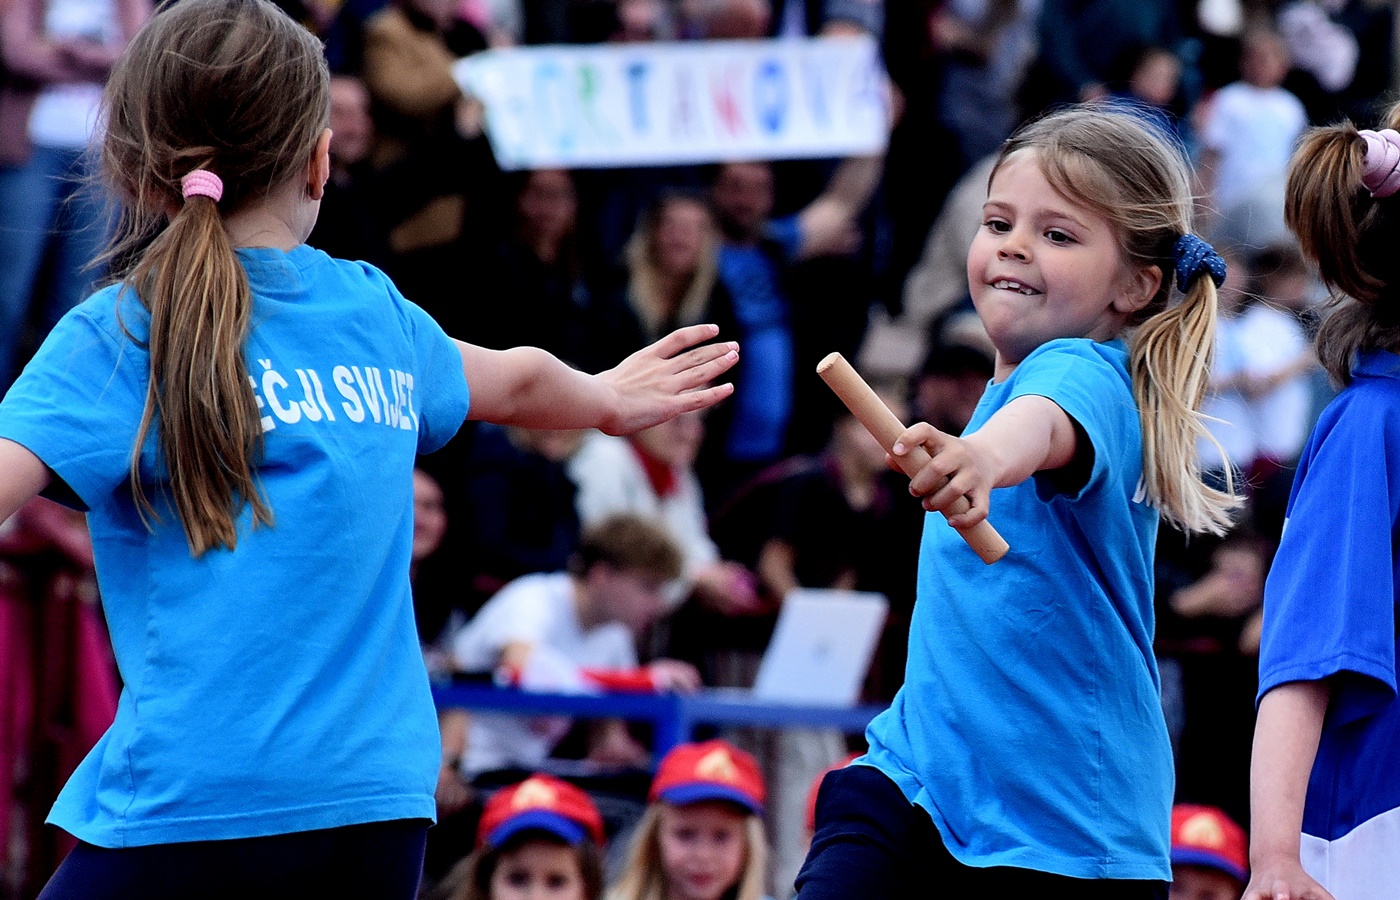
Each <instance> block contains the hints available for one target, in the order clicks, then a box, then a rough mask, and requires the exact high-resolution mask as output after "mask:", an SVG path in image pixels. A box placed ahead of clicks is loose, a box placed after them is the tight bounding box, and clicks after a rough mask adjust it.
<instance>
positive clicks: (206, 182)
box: [180, 151, 1400, 203]
mask: <svg viewBox="0 0 1400 900" xmlns="http://www.w3.org/2000/svg"><path fill="white" fill-rule="evenodd" d="M1397 152H1400V151H1397ZM180 192H181V193H183V194H184V195H185V199H186V200H188V199H190V198H191V197H208V198H209V199H210V200H213V201H214V202H215V203H218V202H219V198H220V197H222V196H223V195H224V182H223V179H221V178H219V176H217V175H215V174H214V173H213V172H210V171H209V170H208V169H195V170H194V171H193V172H191V173H190V174H188V175H186V176H185V177H184V178H181V179H180Z"/></svg>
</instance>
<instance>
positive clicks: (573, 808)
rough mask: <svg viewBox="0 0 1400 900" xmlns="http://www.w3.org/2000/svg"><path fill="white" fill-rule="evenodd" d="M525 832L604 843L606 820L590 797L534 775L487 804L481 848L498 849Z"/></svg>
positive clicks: (547, 777)
mask: <svg viewBox="0 0 1400 900" xmlns="http://www.w3.org/2000/svg"><path fill="white" fill-rule="evenodd" d="M522 831H544V832H548V833H549V834H552V835H554V836H555V837H558V838H559V839H560V840H563V841H564V842H565V843H569V844H581V843H583V841H584V839H585V838H591V839H592V840H593V842H594V843H596V844H599V845H601V844H602V843H603V817H602V816H601V815H599V813H598V807H596V806H594V805H593V801H592V800H591V799H590V798H589V796H588V795H587V794H586V793H584V792H583V791H582V790H580V789H579V788H576V787H574V786H573V785H572V784H569V783H568V782H567V781H560V780H559V779H558V778H555V777H554V776H552V775H531V776H530V777H529V778H527V779H525V780H524V781H522V782H520V783H519V784H514V785H511V786H510V787H508V788H502V789H501V790H499V791H497V792H496V793H494V794H492V795H491V799H490V800H487V801H486V808H485V809H484V810H482V812H481V824H480V825H479V826H478V827H477V837H476V843H477V846H478V847H482V846H487V847H499V846H501V845H502V844H504V843H505V842H506V841H508V840H510V838H512V837H514V836H515V835H517V834H519V833H520V832H522Z"/></svg>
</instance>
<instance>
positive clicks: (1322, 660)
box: [1259, 351, 1400, 898]
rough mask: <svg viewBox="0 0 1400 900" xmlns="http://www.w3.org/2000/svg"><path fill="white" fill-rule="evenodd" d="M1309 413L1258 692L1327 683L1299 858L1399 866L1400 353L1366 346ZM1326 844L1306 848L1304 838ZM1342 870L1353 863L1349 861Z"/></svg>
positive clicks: (1268, 592)
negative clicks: (1332, 395)
mask: <svg viewBox="0 0 1400 900" xmlns="http://www.w3.org/2000/svg"><path fill="white" fill-rule="evenodd" d="M1352 379H1353V380H1352V382H1351V384H1350V385H1348V386H1347V388H1346V389H1345V390H1343V391H1342V392H1341V393H1340V394H1338V395H1337V397H1336V399H1334V400H1333V401H1332V403H1331V404H1329V405H1328V407H1327V409H1326V410H1325V411H1324V412H1323V413H1322V416H1321V417H1320V418H1319V420H1318V423H1317V426H1316V428H1315V429H1314V431H1313V433H1312V436H1311V437H1310V438H1309V440H1308V443H1307V446H1306V447H1305V448H1304V449H1303V456H1302V458H1301V459H1300V460H1299V462H1298V473H1297V475H1296V476H1295V478H1294V482H1293V492H1292V495H1291V496H1290V498H1289V501H1288V519H1287V524H1286V525H1285V527H1284V531H1283V537H1282V539H1281V540H1280V543H1279V550H1278V554H1277V555H1276V556H1275V557H1274V563H1273V567H1272V568H1271V569H1270V571H1269V578H1268V581H1267V582H1266V585H1265V588H1264V632H1263V638H1262V643H1261V645H1260V652H1259V697H1260V698H1262V697H1263V696H1264V695H1265V694H1266V693H1268V692H1269V691H1271V690H1273V689H1274V688H1275V687H1278V686H1279V685H1281V684H1285V683H1287V682H1291V681H1318V680H1321V679H1331V681H1332V695H1331V699H1330V701H1329V703H1328V708H1327V716H1326V718H1325V720H1324V722H1323V728H1322V738H1321V742H1320V745H1319V747H1318V751H1317V758H1316V760H1315V762H1314V763H1313V770H1312V777H1311V780H1310V781H1309V783H1308V795H1307V803H1306V806H1305V808H1304V811H1303V833H1304V844H1305V846H1304V855H1305V858H1306V857H1307V855H1308V854H1309V853H1310V852H1317V853H1323V854H1325V856H1327V857H1330V860H1329V867H1331V868H1333V870H1334V871H1333V873H1332V874H1333V877H1332V878H1327V876H1326V875H1325V874H1324V875H1320V876H1318V877H1323V878H1327V883H1328V887H1329V889H1331V890H1332V892H1333V893H1334V894H1336V896H1337V897H1338V898H1341V897H1343V895H1344V893H1345V891H1342V892H1339V890H1338V886H1337V885H1338V882H1337V881H1336V880H1335V879H1336V878H1342V877H1347V878H1352V879H1356V878H1358V877H1363V876H1364V872H1365V871H1366V870H1369V871H1370V872H1371V873H1372V874H1373V875H1374V876H1375V877H1376V878H1380V877H1381V876H1380V875H1379V873H1381V872H1382V871H1383V870H1384V871H1386V872H1388V875H1387V876H1386V877H1388V878H1389V881H1387V882H1385V883H1382V882H1381V881H1379V880H1376V881H1373V882H1372V883H1371V884H1370V888H1371V890H1370V891H1369V892H1368V891H1367V890H1365V889H1364V888H1363V889H1362V890H1361V892H1360V893H1358V894H1356V896H1381V895H1383V894H1385V893H1386V892H1389V891H1393V889H1394V888H1395V884H1396V882H1395V880H1394V879H1395V878H1396V877H1397V876H1398V875H1400V865H1398V864H1397V863H1396V859H1397V851H1400V703H1397V702H1396V682H1397V668H1396V667H1397V658H1400V652H1397V651H1400V647H1397V629H1396V610H1395V604H1396V599H1397V598H1396V585H1397V584H1400V560H1397V556H1396V552H1395V546H1396V539H1397V525H1398V524H1400V356H1396V355H1395V354H1392V353H1386V352H1382V351H1376V352H1370V353H1364V354H1362V355H1361V356H1360V358H1359V359H1358V361H1357V365H1356V366H1355V367H1354V369H1353V372H1352ZM1309 836H1311V837H1312V838H1316V839H1318V840H1319V841H1323V842H1333V845H1332V849H1331V851H1330V852H1329V851H1326V850H1324V849H1323V848H1321V847H1311V848H1310V847H1309V846H1308V840H1307V839H1308V837H1309ZM1348 870H1350V871H1348Z"/></svg>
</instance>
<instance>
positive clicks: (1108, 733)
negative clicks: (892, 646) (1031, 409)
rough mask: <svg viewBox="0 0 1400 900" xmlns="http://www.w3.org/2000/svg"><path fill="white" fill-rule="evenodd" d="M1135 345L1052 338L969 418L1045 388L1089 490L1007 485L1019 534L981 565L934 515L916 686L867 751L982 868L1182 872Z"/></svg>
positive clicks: (923, 582)
mask: <svg viewBox="0 0 1400 900" xmlns="http://www.w3.org/2000/svg"><path fill="white" fill-rule="evenodd" d="M1126 365H1127V353H1126V349H1125V348H1124V346H1123V345H1122V344H1121V343H1119V342H1114V343H1110V344H1099V343H1095V342H1093V341H1090V340H1087V339H1083V338H1079V339H1061V340H1054V341H1051V342H1049V343H1047V344H1045V345H1043V346H1041V347H1040V348H1038V349H1037V350H1035V351H1034V352H1033V353H1031V354H1030V355H1029V356H1027V357H1026V359H1025V360H1024V361H1023V362H1022V363H1021V364H1020V365H1019V366H1017V367H1016V369H1015V370H1014V371H1013V372H1012V373H1011V375H1010V376H1008V377H1007V378H1006V380H1005V381H1003V382H1001V383H999V384H997V383H994V384H991V385H989V386H988V387H987V391H986V393H985V394H984V395H983V397H982V401H981V403H980V404H979V405H978V407H977V411H976V413H975V414H974V416H973V418H972V421H971V423H970V424H969V425H968V428H967V431H968V432H969V433H970V432H973V431H976V430H977V429H978V428H979V427H980V426H981V425H982V424H983V423H985V422H986V421H987V419H988V418H990V417H991V415H992V414H993V413H994V412H996V411H997V410H999V409H1001V408H1002V407H1003V406H1005V405H1006V404H1007V403H1009V402H1011V401H1012V400H1014V399H1016V398H1017V397H1022V396H1026V395H1038V396H1043V397H1048V398H1049V399H1051V400H1053V401H1054V402H1055V403H1056V404H1058V405H1059V407H1060V408H1061V409H1063V410H1064V411H1065V412H1066V413H1068V414H1069V416H1070V417H1071V418H1072V419H1074V421H1075V422H1077V423H1078V424H1079V426H1080V427H1081V428H1082V429H1083V436H1084V437H1086V438H1087V439H1088V441H1089V443H1090V444H1091V445H1092V447H1093V469H1092V471H1091V473H1090V475H1089V478H1088V481H1087V483H1086V484H1085V485H1084V486H1083V487H1082V488H1080V489H1079V491H1078V492H1077V493H1076V494H1074V495H1072V496H1071V495H1067V494H1065V493H1062V492H1057V491H1056V490H1055V488H1054V486H1053V485H1052V484H1050V481H1049V479H1048V478H1047V477H1046V476H1045V475H1038V476H1036V477H1034V478H1031V479H1029V480H1027V481H1025V482H1023V483H1022V484H1020V485H1017V486H1015V487H1009V488H1000V489H997V490H995V491H993V492H992V497H991V510H990V519H991V521H992V523H993V524H994V525H995V526H996V528H997V530H998V531H1000V532H1001V534H1002V535H1003V536H1004V537H1005V538H1006V539H1007V541H1008V542H1009V543H1010V545H1011V552H1010V553H1008V554H1007V555H1006V557H1005V558H1003V559H1002V560H1001V561H1000V562H998V563H996V564H995V565H991V566H988V565H984V564H983V563H982V561H981V560H980V559H978V558H977V556H976V555H975V554H974V553H973V552H972V550H971V549H969V548H968V546H967V545H966V544H965V543H964V542H963V540H962V539H961V538H960V537H959V536H958V535H957V533H956V532H955V531H953V529H952V528H950V527H949V526H948V524H947V522H946V521H945V520H944V518H943V516H942V515H938V514H932V515H929V516H928V517H927V519H926V520H925V524H924V538H923V546H922V548H921V549H920V554H919V585H918V602H917V604H916V605H915V607H914V620H913V623H912V629H911V633H910V638H909V662H908V669H907V673H906V676H905V684H904V687H903V688H902V689H901V690H900V691H899V693H898V695H896V697H895V700H894V703H893V705H892V706H891V708H890V709H889V710H888V711H887V712H885V713H884V714H882V715H880V716H879V717H878V718H876V719H875V721H874V722H872V723H871V725H870V728H869V731H868V737H869V740H870V745H871V746H870V752H869V754H868V755H867V756H865V757H863V759H862V761H863V762H865V763H866V764H869V765H874V766H876V767H877V768H879V769H880V770H881V771H882V772H884V773H885V774H886V775H888V776H889V777H890V778H891V779H892V780H893V781H894V782H895V783H896V784H897V785H899V787H900V790H901V791H903V793H904V795H905V797H907V798H908V799H909V801H910V802H911V803H916V804H918V805H919V806H922V807H923V808H925V809H927V810H928V812H929V815H930V816H931V817H932V819H933V822H934V824H935V825H936V826H937V827H938V830H939V832H940V833H941V834H942V836H943V840H944V842H945V843H946V845H947V847H948V850H949V852H951V853H952V854H953V856H954V857H955V858H956V859H958V860H959V861H960V862H962V863H964V864H966V865H970V866H977V867H987V866H1017V867H1021V868H1026V869H1035V870H1039V871H1044V872H1052V873H1055V874H1059V875H1066V876H1070V877H1074V878H1095V879H1153V880H1163V881H1165V880H1169V879H1170V878H1171V867H1170V864H1169V862H1168V839H1169V829H1170V822H1171V803H1172V786H1173V770H1172V758H1171V748H1170V745H1169V743H1168V740H1167V729H1166V724H1165V722H1164V721H1163V718H1162V709H1161V703H1160V700H1159V696H1160V685H1159V681H1158V675H1157V667H1156V663H1155V661H1154V658H1153V655H1152V632H1153V614H1152V557H1153V551H1154V543H1155V540H1156V534H1157V511H1156V510H1155V509H1153V508H1152V507H1151V506H1149V505H1148V504H1147V502H1146V501H1145V499H1144V498H1143V495H1142V493H1141V489H1140V482H1141V479H1142V428H1141V425H1140V422H1139V418H1138V411H1137V407H1136V405H1135V403H1134V401H1133V395H1132V390H1131V383H1130V380H1129V375H1128V371H1127V368H1126Z"/></svg>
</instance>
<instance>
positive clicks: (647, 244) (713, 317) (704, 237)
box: [592, 189, 737, 367]
mask: <svg viewBox="0 0 1400 900" xmlns="http://www.w3.org/2000/svg"><path fill="white" fill-rule="evenodd" d="M624 255H625V259H626V262H627V271H626V284H625V286H624V287H623V288H621V289H620V293H621V296H620V297H619V296H615V295H614V296H611V297H608V298H607V300H606V301H605V302H601V303H599V304H597V306H596V307H595V308H594V310H593V314H592V319H593V321H594V325H593V332H594V335H595V337H594V339H593V340H594V346H595V348H596V351H597V352H598V353H599V354H600V359H599V363H600V364H601V365H603V366H605V367H606V366H612V365H616V364H617V363H618V362H621V361H622V360H623V359H624V358H626V357H627V356H628V355H629V354H631V353H634V352H636V351H637V350H640V349H641V348H642V347H645V346H646V345H647V344H649V343H651V342H652V341H654V340H656V339H657V338H659V337H660V336H661V335H664V334H668V333H669V332H670V331H671V330H672V329H675V328H678V327H680V326H682V325H693V324H695V323H697V322H713V323H715V324H717V325H719V327H720V328H719V339H720V340H734V339H737V331H736V328H737V326H736V323H735V322H734V321H733V316H734V310H733V300H732V299H731V298H730V296H729V292H728V291H727V290H726V289H725V287H724V284H723V283H722V282H721V281H720V279H719V230H718V228H717V227H716V226H715V221H714V216H713V214H712V213H711V212H710V206H709V203H708V202H707V201H706V200H705V197H704V195H702V194H698V193H693V192H690V191H685V190H676V189H671V190H668V191H665V192H663V193H662V194H660V195H659V196H658V197H657V198H656V200H655V202H654V203H653V204H652V205H651V207H650V208H648V209H647V210H646V211H645V212H644V213H643V214H642V217H641V219H640V221H639V222H638V223H637V231H636V232H635V233H634V234H633V235H632V238H631V240H629V241H628V242H627V248H626V250H625V253H624ZM615 293H616V292H615ZM650 335H656V336H657V337H656V338H653V337H650Z"/></svg>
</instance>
